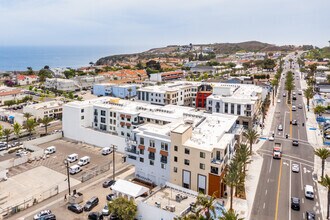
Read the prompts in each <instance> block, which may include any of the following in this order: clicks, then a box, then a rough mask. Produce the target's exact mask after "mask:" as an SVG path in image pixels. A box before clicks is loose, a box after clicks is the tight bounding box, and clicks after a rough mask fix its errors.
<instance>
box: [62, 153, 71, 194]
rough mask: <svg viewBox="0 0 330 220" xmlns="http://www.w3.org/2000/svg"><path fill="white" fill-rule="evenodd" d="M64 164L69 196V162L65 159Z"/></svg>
mask: <svg viewBox="0 0 330 220" xmlns="http://www.w3.org/2000/svg"><path fill="white" fill-rule="evenodd" d="M63 162H64V164H65V166H66V174H67V176H68V177H67V180H68V189H69V195H71V187H70V173H69V161H68V160H67V159H64V161H63Z"/></svg>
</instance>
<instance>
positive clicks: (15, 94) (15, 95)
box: [0, 87, 25, 106]
mask: <svg viewBox="0 0 330 220" xmlns="http://www.w3.org/2000/svg"><path fill="white" fill-rule="evenodd" d="M24 96H25V94H24V92H23V91H22V90H20V89H12V88H8V87H0V106H1V105H4V102H5V101H8V100H17V99H22V98H24Z"/></svg>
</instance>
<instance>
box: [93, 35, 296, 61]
mask: <svg viewBox="0 0 330 220" xmlns="http://www.w3.org/2000/svg"><path fill="white" fill-rule="evenodd" d="M182 47H183V46H182V45H170V46H167V47H162V48H153V49H150V50H148V51H145V52H142V53H136V54H121V55H113V56H108V57H103V58H100V59H99V60H98V61H97V62H96V65H113V64H114V63H117V62H128V61H136V60H140V59H152V58H156V57H185V56H188V53H192V52H193V53H196V52H198V50H199V49H198V50H195V51H189V52H182V51H180V48H182ZM193 47H194V48H212V49H213V51H214V53H215V54H233V53H236V52H238V51H251V52H268V51H292V50H294V49H296V48H295V47H293V46H276V45H273V44H268V43H262V42H258V41H247V42H241V43H216V44H194V45H193Z"/></svg>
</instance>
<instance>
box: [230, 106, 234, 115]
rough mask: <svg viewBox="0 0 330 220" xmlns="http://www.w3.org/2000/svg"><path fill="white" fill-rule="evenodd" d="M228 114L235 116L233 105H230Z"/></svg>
mask: <svg viewBox="0 0 330 220" xmlns="http://www.w3.org/2000/svg"><path fill="white" fill-rule="evenodd" d="M230 114H235V105H234V104H231V105H230Z"/></svg>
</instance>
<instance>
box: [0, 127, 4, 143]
mask: <svg viewBox="0 0 330 220" xmlns="http://www.w3.org/2000/svg"><path fill="white" fill-rule="evenodd" d="M2 137H3V127H2V125H0V140H1V139H2Z"/></svg>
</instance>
